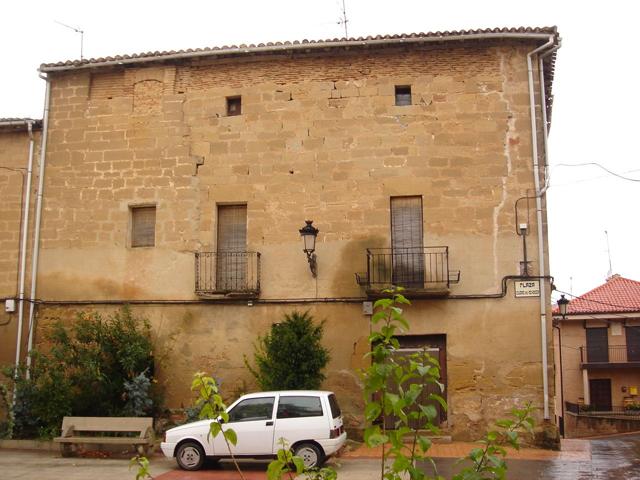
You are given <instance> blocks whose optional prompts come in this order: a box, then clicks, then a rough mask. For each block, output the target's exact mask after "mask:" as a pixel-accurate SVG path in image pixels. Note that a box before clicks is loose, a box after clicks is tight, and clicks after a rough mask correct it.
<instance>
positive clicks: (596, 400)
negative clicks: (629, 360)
mask: <svg viewBox="0 0 640 480" xmlns="http://www.w3.org/2000/svg"><path fill="white" fill-rule="evenodd" d="M589 396H590V397H591V406H593V407H594V408H595V410H596V411H598V412H610V411H611V379H609V378H597V379H591V380H589Z"/></svg>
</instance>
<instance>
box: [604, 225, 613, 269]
mask: <svg viewBox="0 0 640 480" xmlns="http://www.w3.org/2000/svg"><path fill="white" fill-rule="evenodd" d="M604 236H605V237H607V255H608V256H609V272H607V280H609V279H610V278H611V277H612V276H613V268H611V248H609V232H607V231H606V230H605V231H604Z"/></svg>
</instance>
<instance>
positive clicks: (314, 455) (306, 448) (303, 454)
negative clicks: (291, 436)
mask: <svg viewBox="0 0 640 480" xmlns="http://www.w3.org/2000/svg"><path fill="white" fill-rule="evenodd" d="M294 455H296V456H297V457H300V458H302V461H303V462H304V466H305V467H307V468H315V467H320V466H322V463H323V462H324V453H323V452H322V449H320V448H319V447H318V446H317V445H315V444H313V443H301V444H299V445H296V448H295V450H294Z"/></svg>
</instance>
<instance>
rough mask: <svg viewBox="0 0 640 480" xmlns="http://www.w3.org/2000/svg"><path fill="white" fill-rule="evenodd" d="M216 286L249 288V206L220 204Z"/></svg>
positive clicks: (221, 289)
mask: <svg viewBox="0 0 640 480" xmlns="http://www.w3.org/2000/svg"><path fill="white" fill-rule="evenodd" d="M216 257H217V261H216V289H217V290H219V291H231V292H240V291H243V290H246V289H247V206H246V205H219V206H218V251H217V256H216Z"/></svg>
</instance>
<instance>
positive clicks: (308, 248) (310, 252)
mask: <svg viewBox="0 0 640 480" xmlns="http://www.w3.org/2000/svg"><path fill="white" fill-rule="evenodd" d="M305 223H306V225H305V226H304V227H302V228H301V229H300V230H299V231H300V236H301V237H302V239H303V240H304V250H303V251H304V253H306V254H307V261H308V262H309V268H310V269H311V275H313V276H314V278H315V277H316V275H317V274H318V265H317V263H316V254H315V253H314V252H315V251H316V237H317V236H318V232H319V231H320V230H318V229H317V228H316V227H314V226H313V220H305Z"/></svg>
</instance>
